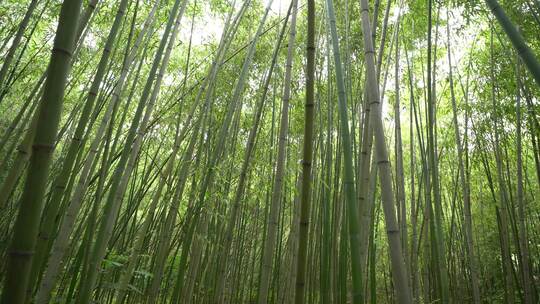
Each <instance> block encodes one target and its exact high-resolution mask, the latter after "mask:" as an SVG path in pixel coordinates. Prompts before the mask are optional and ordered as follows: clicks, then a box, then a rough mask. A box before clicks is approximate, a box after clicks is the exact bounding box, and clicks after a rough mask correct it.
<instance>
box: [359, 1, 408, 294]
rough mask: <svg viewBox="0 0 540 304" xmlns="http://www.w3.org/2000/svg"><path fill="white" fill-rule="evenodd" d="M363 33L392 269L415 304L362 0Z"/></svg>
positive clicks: (399, 285)
mask: <svg viewBox="0 0 540 304" xmlns="http://www.w3.org/2000/svg"><path fill="white" fill-rule="evenodd" d="M360 4H361V18H362V32H363V34H364V35H363V39H364V54H365V60H366V69H367V73H366V76H367V90H368V98H369V99H370V101H369V102H370V105H371V111H370V113H371V118H372V121H371V123H373V133H374V137H375V149H376V159H377V165H378V169H379V178H380V185H381V196H382V201H383V209H384V215H385V216H384V218H385V222H386V231H387V235H388V243H389V244H388V245H389V248H390V261H391V265H392V278H393V282H394V286H395V291H396V295H397V298H398V301H399V303H411V301H412V299H411V292H410V287H409V284H408V282H409V280H408V275H407V269H406V267H405V262H404V260H403V254H402V250H401V248H402V246H401V240H400V236H399V228H398V226H397V220H396V213H395V208H394V194H393V192H394V191H393V189H392V179H391V168H390V163H389V157H388V150H387V147H386V141H385V138H384V126H383V121H382V116H381V115H382V114H381V108H380V94H379V84H378V81H377V74H376V69H375V53H374V51H373V41H372V40H371V39H372V37H371V35H370V34H371V24H370V23H371V22H370V20H369V8H368V7H369V6H368V1H367V0H361V2H360Z"/></svg>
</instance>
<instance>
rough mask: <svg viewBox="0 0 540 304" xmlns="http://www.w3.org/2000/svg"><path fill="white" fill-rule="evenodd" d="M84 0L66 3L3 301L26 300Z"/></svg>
mask: <svg viewBox="0 0 540 304" xmlns="http://www.w3.org/2000/svg"><path fill="white" fill-rule="evenodd" d="M81 5H82V0H74V1H68V2H64V3H63V5H62V8H61V10H60V17H59V20H58V27H57V30H56V37H55V41H54V46H53V50H52V54H51V59H50V63H49V69H48V76H47V80H46V81H45V86H44V91H43V97H42V101H41V102H42V104H43V106H41V107H40V109H39V110H40V111H39V116H38V117H39V118H38V119H37V124H36V135H35V138H34V139H33V140H32V141H33V144H32V152H33V153H32V156H31V157H30V165H29V168H28V175H27V178H26V182H25V185H24V190H23V195H22V198H21V203H20V211H19V214H18V216H17V220H16V222H15V226H14V232H13V238H12V241H11V245H10V249H9V258H8V261H7V263H8V264H7V265H8V266H7V267H8V268H7V272H6V279H5V281H4V288H3V294H2V303H5V304H8V303H10V304H18V303H24V301H25V297H26V290H27V287H28V281H29V279H30V277H29V276H30V270H31V265H32V264H31V263H32V257H33V250H34V246H35V244H36V237H37V231H38V229H39V219H40V215H41V209H42V205H43V198H44V194H45V187H46V183H47V175H48V173H49V168H50V163H51V158H52V154H53V151H54V143H55V140H56V133H57V131H58V125H59V122H60V116H61V113H62V104H63V97H64V89H65V84H66V81H67V77H68V73H69V66H70V61H71V60H70V59H71V53H72V51H73V47H74V44H75V39H76V35H75V34H76V33H75V32H76V31H75V29H76V25H77V23H78V19H79V10H80V8H81Z"/></svg>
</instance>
